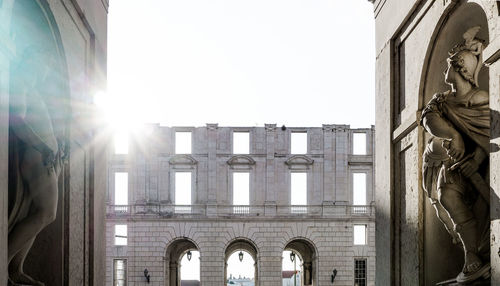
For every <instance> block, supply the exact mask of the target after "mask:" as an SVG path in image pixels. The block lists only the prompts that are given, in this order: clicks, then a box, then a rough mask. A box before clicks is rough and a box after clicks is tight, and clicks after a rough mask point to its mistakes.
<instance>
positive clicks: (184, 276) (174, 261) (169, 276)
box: [165, 238, 200, 286]
mask: <svg viewBox="0 0 500 286" xmlns="http://www.w3.org/2000/svg"><path fill="white" fill-rule="evenodd" d="M188 281H189V283H190V284H189V285H196V283H197V282H198V285H200V284H199V282H200V252H199V248H198V246H196V244H195V243H194V242H193V241H192V240H190V239H188V238H180V239H176V240H174V241H173V242H171V243H170V245H169V246H168V247H167V251H166V253H165V285H166V286H182V285H183V283H188Z"/></svg>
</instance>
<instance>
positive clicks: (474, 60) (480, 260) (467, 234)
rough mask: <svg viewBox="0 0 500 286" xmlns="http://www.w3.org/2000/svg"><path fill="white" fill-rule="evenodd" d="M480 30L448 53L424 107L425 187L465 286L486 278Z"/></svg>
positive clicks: (486, 130) (485, 129) (486, 119)
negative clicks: (456, 250) (439, 87)
mask: <svg viewBox="0 0 500 286" xmlns="http://www.w3.org/2000/svg"><path fill="white" fill-rule="evenodd" d="M478 31H479V27H473V28H471V29H469V30H468V31H467V32H466V33H465V34H464V39H465V41H464V42H463V43H461V44H458V45H456V46H455V47H454V48H453V49H451V50H450V51H449V57H448V59H447V62H448V68H447V69H446V72H445V82H446V83H447V84H448V85H449V86H450V87H451V89H450V90H448V91H445V92H443V93H437V94H435V95H434V96H433V98H432V99H431V100H430V101H429V103H428V104H427V105H426V106H425V108H424V110H423V112H422V118H421V124H422V125H423V127H424V128H425V129H426V130H427V132H429V133H430V134H431V135H432V137H431V139H430V140H429V142H428V145H427V147H426V149H425V151H424V154H423V160H424V162H423V188H424V190H425V191H426V192H427V195H428V196H429V199H430V201H431V204H432V205H433V206H434V208H435V209H436V214H437V216H438V219H439V220H440V221H441V222H442V223H443V224H444V226H445V228H446V230H447V231H448V233H449V234H450V235H451V238H452V240H453V242H454V243H461V244H462V246H463V250H464V258H465V262H464V265H463V268H462V272H460V273H459V274H458V276H457V278H456V280H457V282H459V283H468V282H471V281H475V280H478V279H482V278H487V277H489V275H490V262H489V261H490V260H489V255H490V249H489V231H490V229H489V194H490V188H489V183H488V171H489V160H488V154H489V140H490V111H489V94H488V92H487V91H484V90H481V89H479V84H478V75H479V70H480V69H481V66H482V50H483V47H484V46H483V41H481V40H479V39H477V38H476V34H477V32H478Z"/></svg>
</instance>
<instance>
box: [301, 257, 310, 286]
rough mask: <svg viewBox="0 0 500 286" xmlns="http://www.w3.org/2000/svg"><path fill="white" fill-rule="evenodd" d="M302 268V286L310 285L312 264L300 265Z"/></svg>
mask: <svg viewBox="0 0 500 286" xmlns="http://www.w3.org/2000/svg"><path fill="white" fill-rule="evenodd" d="M302 268H303V269H304V277H303V279H304V284H303V285H304V286H306V285H312V263H311V262H304V263H303V264H302Z"/></svg>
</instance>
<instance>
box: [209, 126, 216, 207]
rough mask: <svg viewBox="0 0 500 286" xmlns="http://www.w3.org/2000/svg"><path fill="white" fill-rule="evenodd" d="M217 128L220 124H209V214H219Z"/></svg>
mask: <svg viewBox="0 0 500 286" xmlns="http://www.w3.org/2000/svg"><path fill="white" fill-rule="evenodd" d="M217 129H218V124H217V123H215V124H207V144H208V146H207V153H208V162H207V165H208V195H207V215H209V216H210V215H217Z"/></svg>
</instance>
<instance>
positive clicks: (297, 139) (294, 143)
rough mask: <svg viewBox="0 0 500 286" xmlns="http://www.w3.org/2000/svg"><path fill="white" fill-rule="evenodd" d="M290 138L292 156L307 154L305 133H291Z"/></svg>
mask: <svg viewBox="0 0 500 286" xmlns="http://www.w3.org/2000/svg"><path fill="white" fill-rule="evenodd" d="M290 138H291V140H290V142H291V143H290V144H291V147H290V152H291V153H292V154H307V132H292V133H291V135H290Z"/></svg>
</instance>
